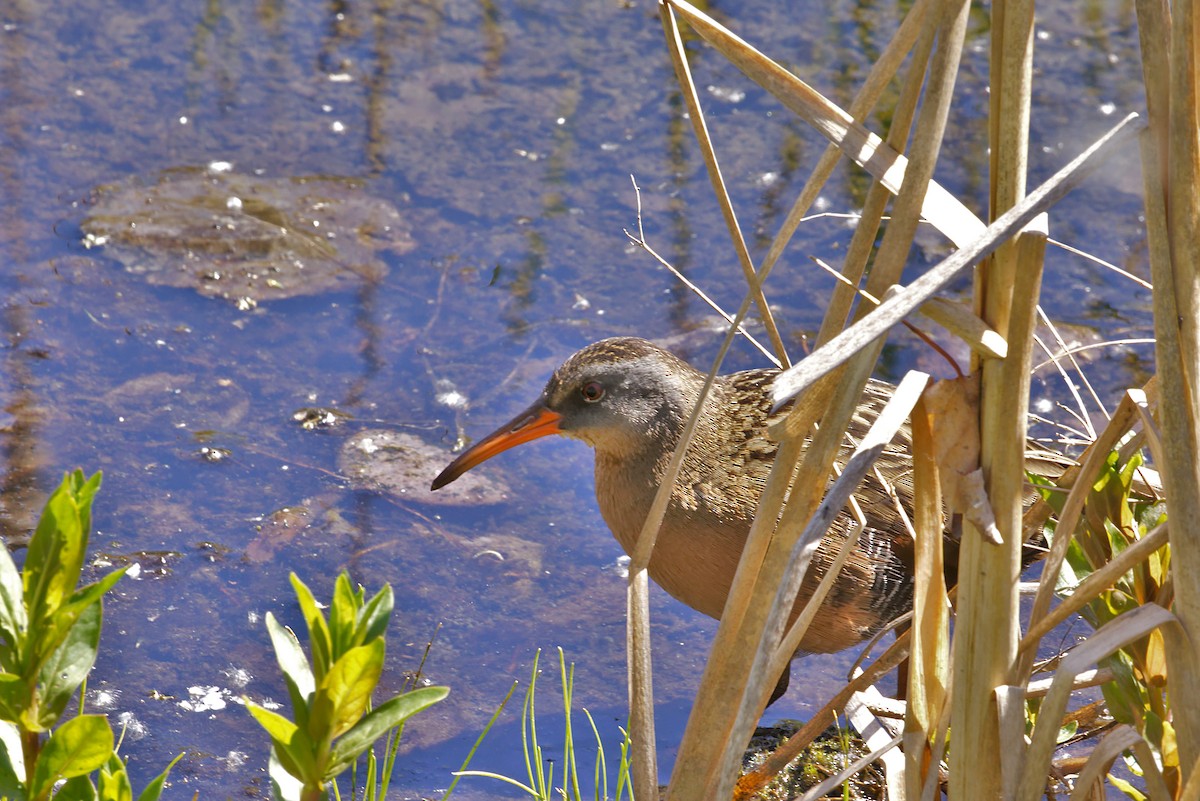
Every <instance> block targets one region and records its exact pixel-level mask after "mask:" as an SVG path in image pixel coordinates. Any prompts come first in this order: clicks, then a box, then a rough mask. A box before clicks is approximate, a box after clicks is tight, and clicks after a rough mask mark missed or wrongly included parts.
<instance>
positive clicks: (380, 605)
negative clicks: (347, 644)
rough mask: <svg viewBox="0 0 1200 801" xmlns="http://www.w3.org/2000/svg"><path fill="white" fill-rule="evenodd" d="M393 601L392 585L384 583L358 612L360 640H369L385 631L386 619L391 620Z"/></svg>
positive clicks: (364, 641)
mask: <svg viewBox="0 0 1200 801" xmlns="http://www.w3.org/2000/svg"><path fill="white" fill-rule="evenodd" d="M394 603H395V597H394V595H393V594H392V586H391V585H390V584H384V585H383V589H381V590H380V591H379V592H378V593H377V594H376V595H375V597H374V598H372V599H371V600H370V601H369V602H368V603H367V605H366V606H364V607H363V608H362V609H361V610H360V611H359V613H358V628H359V629H360V631H361V634H362V637H361V639H360V642H363V643H366V642H370V641H371V640H373V639H375V638H376V637H382V636H383V635H384V634H386V633H387V627H388V621H389V620H391V617H392V608H393V605H394Z"/></svg>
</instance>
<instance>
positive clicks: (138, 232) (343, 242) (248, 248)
mask: <svg viewBox="0 0 1200 801" xmlns="http://www.w3.org/2000/svg"><path fill="white" fill-rule="evenodd" d="M81 227H82V229H83V233H84V240H83V241H84V245H85V246H86V247H88V248H93V247H103V248H104V249H105V252H106V253H107V254H108V255H110V256H112V257H113V258H114V259H116V260H117V261H119V262H121V264H123V265H124V266H125V269H127V270H128V271H130V272H131V273H136V274H139V275H143V276H145V278H146V280H147V281H149V282H150V283H152V284H159V285H163V286H174V287H185V288H191V289H195V290H196V291H197V292H200V293H201V294H202V295H207V296H209V297H219V298H224V299H226V300H231V301H234V302H236V303H237V304H238V305H239V306H240V307H242V308H247V309H248V308H252V307H253V306H255V305H257V304H258V303H259V302H260V301H265V300H275V299H281V298H290V297H295V296H298V295H315V294H320V293H323V292H330V291H340V290H346V289H353V288H354V287H356V286H357V285H358V284H359V283H361V282H363V281H378V280H379V279H381V278H382V277H383V276H385V275H386V274H387V270H388V268H387V264H386V262H384V261H383V260H382V259H380V258H379V254H380V253H381V252H382V251H385V250H386V251H391V252H393V253H396V254H402V253H406V252H408V251H410V250H412V249H413V247H415V243H414V242H413V240H412V237H411V235H410V231H409V227H408V225H407V223H406V222H405V221H404V219H403V218H402V217H401V215H400V212H399V210H398V209H397V208H396V207H395V206H393V205H392V204H391V203H388V202H387V201H385V200H381V199H379V198H376V197H372V196H370V195H368V194H367V193H366V191H365V190H364V183H363V182H362V181H360V180H356V179H352V178H334V177H327V176H310V177H295V178H261V177H257V176H252V175H240V174H237V173H234V172H231V171H229V169H228V165H210V166H209V167H208V168H180V169H173V170H166V171H164V172H162V173H160V174H158V175H157V176H156V177H155V178H153V179H151V180H143V179H134V180H131V181H127V182H124V183H120V184H110V185H108V186H103V187H100V188H99V189H97V190H96V192H95V203H94V205H93V207H92V210H91V213H90V214H89V215H88V216H87V217H86V218H85V219H84V220H83V223H82V224H81Z"/></svg>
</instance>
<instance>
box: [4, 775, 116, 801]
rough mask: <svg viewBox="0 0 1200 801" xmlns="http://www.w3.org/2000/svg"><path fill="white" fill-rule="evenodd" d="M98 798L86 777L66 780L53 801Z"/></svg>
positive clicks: (77, 800)
mask: <svg viewBox="0 0 1200 801" xmlns="http://www.w3.org/2000/svg"><path fill="white" fill-rule="evenodd" d="M9 797H10V798H11V797H12V796H9ZM18 797H19V796H18ZM100 798H101V796H100V795H99V794H98V793H97V792H96V786H95V785H94V784H92V780H91V779H90V778H89V777H88V776H86V775H84V776H76V777H75V778H73V779H68V780H67V781H65V782H63V783H62V786H60V787H59V788H58V790H57V791H56V792H55V793H54V801H98V799H100Z"/></svg>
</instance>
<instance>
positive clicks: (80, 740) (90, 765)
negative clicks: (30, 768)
mask: <svg viewBox="0 0 1200 801" xmlns="http://www.w3.org/2000/svg"><path fill="white" fill-rule="evenodd" d="M112 750H113V734H112V729H111V728H109V725H108V720H107V719H106V718H105V717H104V716H103V715H79V716H78V717H74V718H71V719H70V720H68V721H67V722H66V723H64V724H63V725H62V726H60V727H59V728H58V730H57V731H55V732H54V734H53V736H51V737H50V739H49V740H47V741H46V744H45V745H44V746H43V747H42V753H41V754H40V755H39V756H38V761H37V767H36V768H35V769H34V772H33V780H32V781H31V782H29V797H30V798H32V799H42V798H45V797H47V796H48V795H49V794H50V790H51V788H52V787H54V783H55V782H57V781H58V780H59V779H70V778H72V777H74V776H82V775H84V774H86V773H91V772H92V771H93V770H96V769H97V768H99V767H100V766H101V765H103V764H104V763H105V762H107V761H108V757H109V755H110V754H112Z"/></svg>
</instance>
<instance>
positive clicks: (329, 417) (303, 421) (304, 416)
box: [292, 406, 354, 431]
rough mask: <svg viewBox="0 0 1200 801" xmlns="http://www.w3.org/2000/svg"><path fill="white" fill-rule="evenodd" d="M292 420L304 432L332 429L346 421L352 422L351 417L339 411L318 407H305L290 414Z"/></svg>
mask: <svg viewBox="0 0 1200 801" xmlns="http://www.w3.org/2000/svg"><path fill="white" fill-rule="evenodd" d="M292 419H293V420H295V421H296V422H297V423H299V424H300V427H301V428H303V429H304V430H305V431H315V430H317V429H325V428H333V427H335V426H337V425H338V424H340V423H343V422H345V421H346V420H353V419H354V418H353V415H350V414H347V413H346V412H343V411H342V410H341V409H330V408H327V407H320V406H307V407H305V408H303V409H297V410H296V411H295V412H293V413H292Z"/></svg>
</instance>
